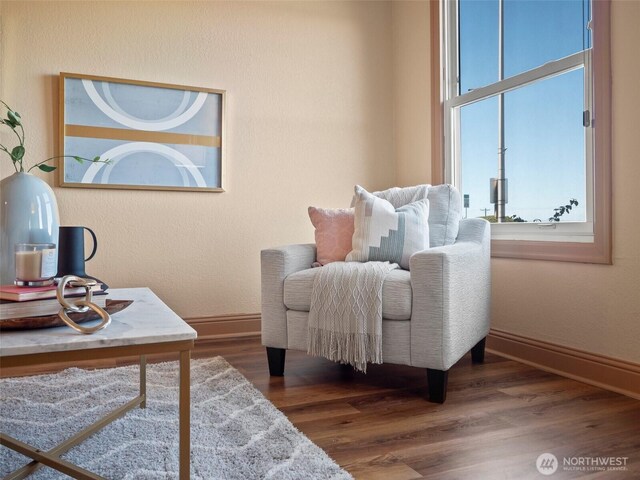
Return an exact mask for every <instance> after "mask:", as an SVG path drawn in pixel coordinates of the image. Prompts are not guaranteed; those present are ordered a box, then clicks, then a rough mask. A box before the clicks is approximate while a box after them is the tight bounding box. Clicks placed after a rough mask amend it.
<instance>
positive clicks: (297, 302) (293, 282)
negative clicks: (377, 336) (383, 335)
mask: <svg viewBox="0 0 640 480" xmlns="http://www.w3.org/2000/svg"><path fill="white" fill-rule="evenodd" d="M319 270H320V269H319V268H309V269H306V270H302V271H299V272H295V273H292V274H290V275H289V276H287V278H286V279H285V281H284V304H285V306H286V307H287V308H288V309H290V310H297V311H300V312H308V311H309V307H310V306H311V289H312V287H313V280H314V278H315V276H316V275H317V274H318V271H319ZM412 300H413V298H412V291H411V276H410V274H409V272H408V271H406V270H400V269H396V270H393V271H391V273H389V275H387V278H386V279H385V281H384V283H383V284H382V318H385V319H387V320H410V319H411V302H412Z"/></svg>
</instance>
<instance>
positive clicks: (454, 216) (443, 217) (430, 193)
mask: <svg viewBox="0 0 640 480" xmlns="http://www.w3.org/2000/svg"><path fill="white" fill-rule="evenodd" d="M373 194H374V195H375V196H377V197H380V198H383V199H385V200H387V201H388V202H389V203H391V205H393V207H394V208H400V207H402V206H403V205H406V204H408V203H412V202H416V201H418V200H423V199H425V198H427V199H428V200H429V246H431V247H442V246H443V245H452V244H453V243H455V241H456V238H457V237H458V228H459V223H460V218H461V217H462V198H461V196H460V192H459V191H458V189H457V188H456V187H454V186H453V185H448V184H445V185H427V184H424V185H416V186H413V187H405V188H399V187H394V188H390V189H388V190H383V191H381V192H373Z"/></svg>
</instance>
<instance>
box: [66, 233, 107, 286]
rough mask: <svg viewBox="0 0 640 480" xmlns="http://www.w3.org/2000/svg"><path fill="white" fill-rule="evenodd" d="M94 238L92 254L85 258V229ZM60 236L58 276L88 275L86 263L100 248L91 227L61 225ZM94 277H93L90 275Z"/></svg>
mask: <svg viewBox="0 0 640 480" xmlns="http://www.w3.org/2000/svg"><path fill="white" fill-rule="evenodd" d="M85 230H86V231H87V232H89V233H90V234H91V238H93V249H92V250H91V254H90V255H89V256H88V257H87V258H84V231H85ZM59 232H60V234H59V236H58V273H57V275H56V277H64V276H65V275H75V276H77V277H88V275H87V273H86V272H85V267H84V264H85V262H88V261H89V260H91V259H92V258H93V256H94V255H95V254H96V250H97V249H98V240H97V239H96V234H95V233H93V230H91V229H90V228H89V227H60V230H59ZM90 278H93V277H90Z"/></svg>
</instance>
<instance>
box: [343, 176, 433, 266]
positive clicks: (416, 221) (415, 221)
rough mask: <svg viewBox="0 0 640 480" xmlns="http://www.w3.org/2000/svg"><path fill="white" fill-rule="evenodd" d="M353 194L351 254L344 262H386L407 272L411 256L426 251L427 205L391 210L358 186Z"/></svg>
mask: <svg viewBox="0 0 640 480" xmlns="http://www.w3.org/2000/svg"><path fill="white" fill-rule="evenodd" d="M355 192H356V203H355V219H354V233H353V241H352V245H353V250H351V252H349V254H348V255H347V258H346V260H347V262H367V261H382V262H385V261H389V262H393V263H397V264H399V265H400V266H401V267H402V268H403V269H405V270H408V269H409V259H410V258H411V255H413V254H414V253H416V252H420V251H422V250H424V249H426V248H429V224H428V219H429V201H428V200H426V199H424V200H419V201H417V202H413V203H410V204H408V205H404V206H402V207H400V208H398V209H395V208H394V207H393V205H392V204H391V203H390V202H388V201H387V200H385V199H383V198H380V197H377V196H375V195H372V194H371V193H369V192H367V191H366V190H365V189H364V188H362V187H361V186H359V185H357V186H356V187H355Z"/></svg>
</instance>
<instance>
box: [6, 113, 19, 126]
mask: <svg viewBox="0 0 640 480" xmlns="http://www.w3.org/2000/svg"><path fill="white" fill-rule="evenodd" d="M7 118H8V119H9V120H11V123H13V124H14V126H16V125H20V114H19V113H17V112H12V111H11V110H7Z"/></svg>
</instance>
